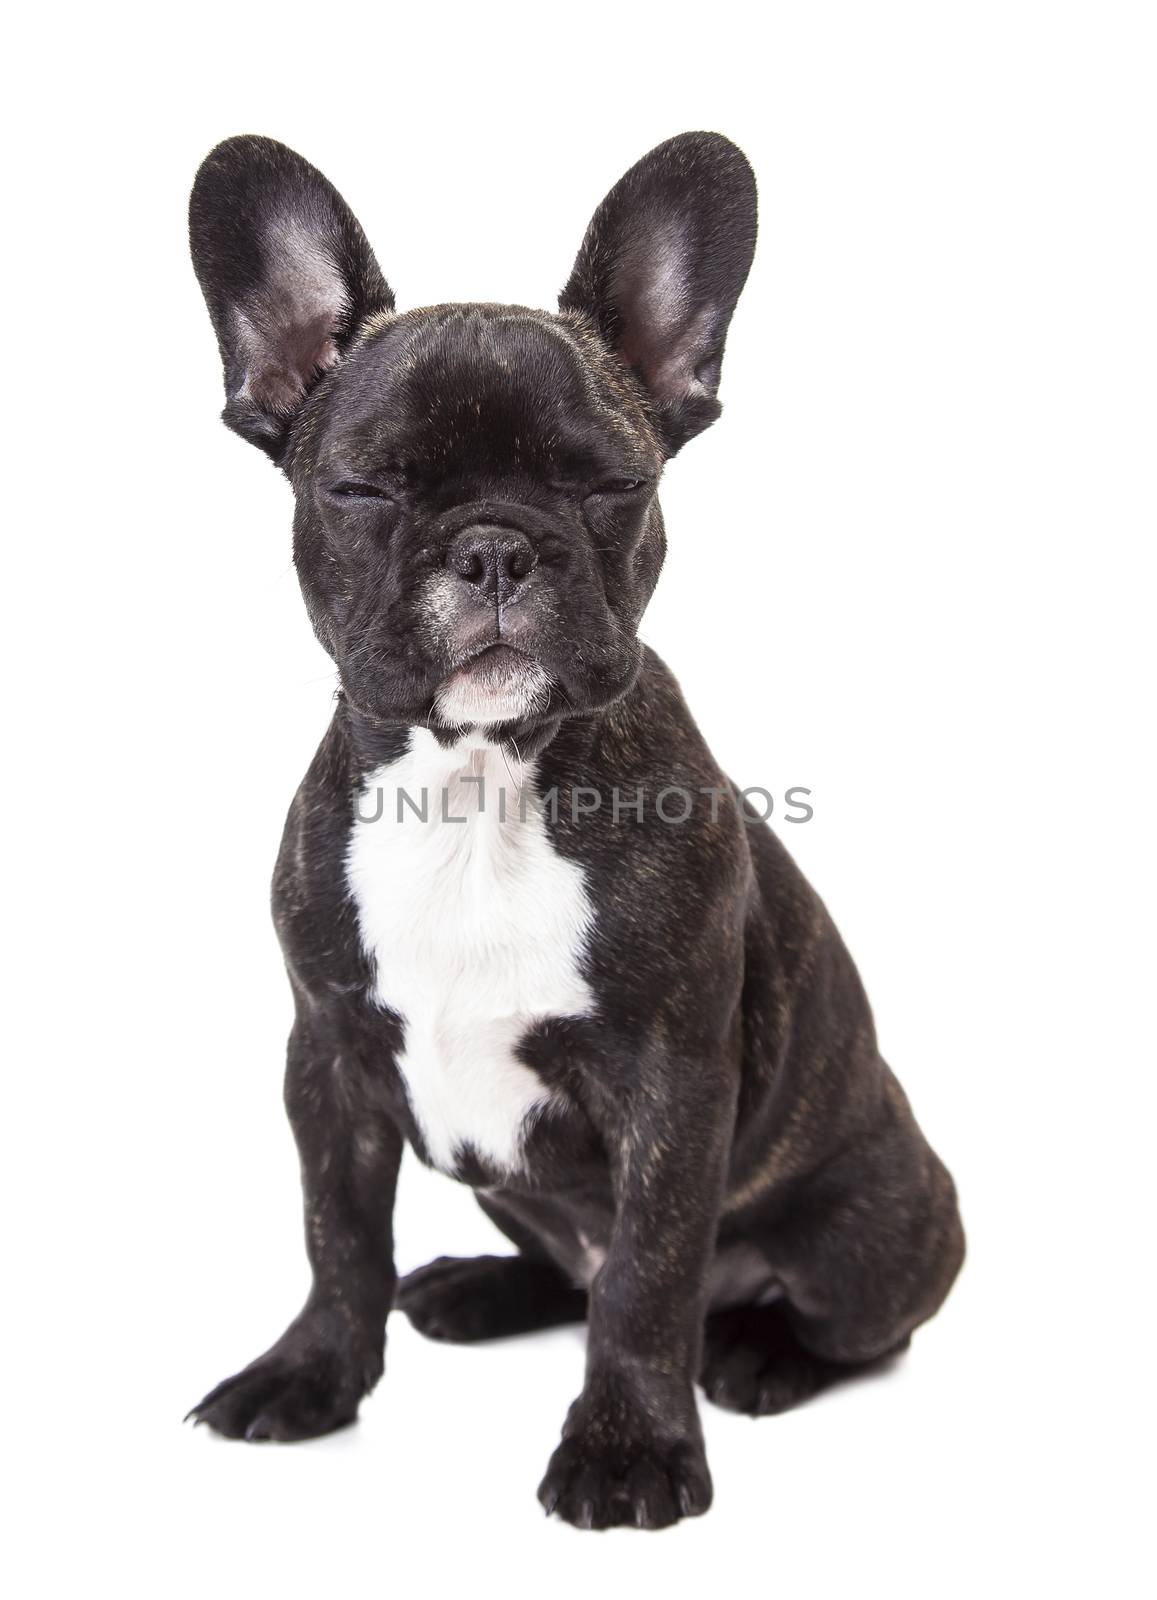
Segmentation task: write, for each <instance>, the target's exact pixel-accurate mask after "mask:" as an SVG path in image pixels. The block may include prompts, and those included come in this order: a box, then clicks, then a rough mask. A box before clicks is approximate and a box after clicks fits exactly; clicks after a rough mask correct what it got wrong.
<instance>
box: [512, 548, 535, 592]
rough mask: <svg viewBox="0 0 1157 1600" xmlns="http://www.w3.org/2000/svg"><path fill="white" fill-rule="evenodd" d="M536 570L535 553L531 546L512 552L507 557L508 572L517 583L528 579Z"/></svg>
mask: <svg viewBox="0 0 1157 1600" xmlns="http://www.w3.org/2000/svg"><path fill="white" fill-rule="evenodd" d="M533 568H534V551H533V550H532V549H531V548H530V546H529V545H525V546H523V547H521V548H519V549H517V550H513V551H510V552H509V553H508V554H507V557H506V570H507V572H508V573H509V574H510V576H511V577H512V578H513V579H514V581H515V582H516V583H518V582H520V581H521V579H523V578H525V577H527V576H528V575H529V574H530V572H531V571H532V570H533Z"/></svg>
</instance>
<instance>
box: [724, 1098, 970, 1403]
mask: <svg viewBox="0 0 1157 1600" xmlns="http://www.w3.org/2000/svg"><path fill="white" fill-rule="evenodd" d="M889 1100H890V1102H891V1107H892V1110H893V1112H894V1115H889V1116H887V1117H886V1118H885V1119H884V1121H883V1124H882V1125H881V1126H878V1127H877V1128H876V1129H875V1130H873V1132H872V1134H871V1135H870V1136H869V1137H866V1138H864V1139H863V1140H861V1141H860V1142H858V1143H855V1144H853V1145H851V1146H849V1148H848V1149H847V1150H846V1151H845V1152H844V1153H843V1155H841V1156H840V1157H839V1158H838V1159H837V1160H836V1161H833V1162H830V1163H829V1164H828V1165H827V1166H826V1167H825V1168H824V1169H823V1170H822V1172H821V1173H819V1174H817V1175H815V1176H814V1177H812V1178H810V1179H808V1180H804V1181H802V1182H801V1183H799V1184H798V1185H794V1186H792V1188H791V1189H790V1191H788V1192H785V1193H783V1194H781V1195H779V1196H772V1195H769V1196H768V1199H767V1203H766V1206H765V1207H764V1208H763V1209H762V1210H761V1212H759V1213H757V1214H756V1216H754V1217H752V1218H749V1219H748V1220H747V1222H746V1223H745V1225H744V1227H743V1235H742V1236H743V1238H744V1241H745V1244H746V1246H747V1247H749V1248H755V1249H757V1250H758V1251H759V1253H760V1254H761V1255H762V1256H763V1258H764V1260H765V1261H766V1262H767V1264H768V1267H769V1269H770V1275H771V1277H772V1279H773V1280H774V1281H775V1282H776V1283H778V1284H779V1286H780V1287H781V1289H782V1291H783V1298H782V1299H778V1300H773V1301H771V1302H770V1303H763V1304H760V1303H756V1304H747V1305H739V1306H734V1307H731V1308H730V1309H727V1310H720V1311H716V1312H713V1313H711V1314H709V1315H708V1317H707V1319H706V1322H705V1325H704V1353H703V1361H702V1364H701V1367H700V1378H699V1381H700V1383H701V1384H702V1386H703V1388H704V1391H705V1392H706V1394H707V1396H708V1398H709V1399H711V1400H714V1401H715V1402H716V1403H717V1404H719V1405H722V1406H725V1407H727V1408H728V1409H730V1410H734V1411H745V1412H749V1413H751V1414H752V1415H765V1414H772V1413H775V1412H779V1411H784V1410H787V1409H788V1408H789V1407H790V1406H793V1405H797V1404H799V1403H800V1402H801V1401H803V1400H806V1399H808V1398H809V1397H810V1396H811V1395H813V1394H816V1393H818V1392H819V1391H820V1390H821V1389H825V1388H827V1387H828V1386H829V1385H830V1384H832V1383H835V1382H837V1381H839V1380H840V1379H841V1378H845V1377H850V1376H852V1375H854V1374H855V1373H858V1372H863V1371H865V1370H866V1369H867V1368H870V1367H874V1366H876V1365H878V1364H879V1363H880V1362H882V1361H883V1360H885V1359H886V1358H887V1357H889V1356H893V1355H896V1354H898V1353H899V1352H900V1351H902V1350H904V1349H906V1348H907V1345H908V1342H909V1339H910V1337H911V1334H912V1331H913V1329H915V1328H916V1327H918V1326H919V1325H920V1323H922V1322H925V1321H927V1319H928V1318H929V1317H931V1316H932V1315H933V1313H934V1312H935V1311H936V1310H937V1309H938V1308H939V1306H940V1304H941V1302H942V1301H943V1299H944V1297H945V1295H946V1294H947V1293H948V1290H949V1288H950V1287H951V1285H952V1282H953V1279H954V1278H955V1276H956V1274H957V1271H958V1270H959V1268H960V1264H961V1261H962V1260H963V1256H964V1234H963V1231H962V1229H961V1225H960V1218H959V1215H958V1212H957V1207H956V1191H955V1189H954V1187H953V1184H952V1179H951V1178H950V1177H949V1175H948V1173H947V1172H946V1171H945V1169H944V1167H943V1166H942V1165H941V1163H940V1161H939V1160H938V1159H937V1157H936V1155H935V1154H934V1153H933V1152H932V1151H931V1150H930V1149H929V1148H928V1145H927V1144H926V1143H925V1141H924V1138H923V1135H922V1134H921V1133H920V1131H919V1129H918V1128H917V1127H916V1124H915V1123H914V1122H913V1121H912V1119H911V1115H910V1113H908V1111H907V1104H906V1102H905V1101H904V1100H903V1098H902V1096H901V1095H900V1093H899V1090H898V1089H896V1088H895V1087H894V1086H893V1087H892V1088H890V1089H889Z"/></svg>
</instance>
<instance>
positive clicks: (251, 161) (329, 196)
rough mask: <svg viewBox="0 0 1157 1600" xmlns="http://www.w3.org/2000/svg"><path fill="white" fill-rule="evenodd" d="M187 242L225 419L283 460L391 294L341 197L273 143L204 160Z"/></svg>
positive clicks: (231, 147) (234, 146) (226, 147)
mask: <svg viewBox="0 0 1157 1600" xmlns="http://www.w3.org/2000/svg"><path fill="white" fill-rule="evenodd" d="M189 240H190V244H191V247H192V252H193V266H194V269H195V270H196V273H197V278H198V281H199V282H200V285H201V288H202V290H203V291H204V295H205V300H206V302H207V304H208V307H209V315H210V316H211V317H212V319H213V327H214V329H215V331H216V334H217V343H218V345H219V347H220V350H221V360H222V362H223V363H224V366H225V395H226V405H225V410H224V413H223V416H224V419H225V421H226V422H227V423H228V424H229V426H230V427H231V428H233V429H235V430H236V432H238V433H239V434H241V435H242V436H243V437H244V438H246V439H249V440H250V441H251V442H252V443H253V444H255V445H258V446H259V447H260V448H261V449H262V450H264V451H266V452H267V453H268V454H269V455H271V456H272V457H273V459H274V460H275V461H276V460H279V459H280V457H281V455H282V452H283V450H284V447H285V443H286V438H287V435H288V432H289V427H290V424H291V422H292V421H293V418H294V416H295V415H296V413H297V411H298V410H299V408H300V406H301V404H302V401H303V400H304V399H305V397H306V395H307V394H308V393H309V391H310V389H311V388H312V387H313V385H314V384H315V383H316V381H317V380H318V378H319V377H320V376H321V375H322V373H324V372H326V371H327V370H328V369H329V368H330V367H332V366H334V365H335V363H336V362H337V361H339V360H340V359H341V355H342V352H343V350H344V349H345V347H346V345H347V344H348V343H349V341H350V339H351V338H352V336H353V334H354V333H355V332H356V330H357V329H358V327H359V326H360V325H361V323H363V322H364V321H365V319H366V318H367V317H368V316H371V315H372V314H373V313H374V312H378V311H392V310H393V307H394V297H393V294H392V293H391V291H390V288H389V285H388V284H387V283H386V280H385V279H384V278H383V277H382V274H381V270H380V268H379V267H378V264H377V262H376V261H375V260H374V256H373V252H372V251H371V250H370V247H369V245H368V244H367V243H366V239H365V235H364V234H363V233H362V230H361V228H360V227H359V226H358V222H357V219H356V218H355V217H354V215H353V212H352V211H351V210H350V209H349V207H348V206H347V205H346V203H345V201H344V200H343V199H342V197H341V196H340V195H339V194H338V192H337V190H336V189H335V188H334V187H333V185H332V184H331V183H328V182H327V181H326V179H325V178H323V177H322V175H321V173H320V172H318V171H317V170H316V169H315V168H314V167H311V166H310V164H309V163H308V161H303V160H302V158H301V157H300V156H299V155H295V154H294V152H293V151H292V150H289V149H287V148H286V147H285V145H282V144H278V143H277V142H276V141H275V140H273V139H259V138H252V137H242V138H236V139H227V140H226V141H225V143H224V144H219V145H218V146H217V148H216V149H215V150H213V151H212V152H211V153H210V154H209V155H208V156H207V157H206V159H205V161H204V162H203V164H202V166H201V169H200V171H199V172H198V173H197V178H196V182H195V183H194V185H193V195H192V199H191V200H190V203H189Z"/></svg>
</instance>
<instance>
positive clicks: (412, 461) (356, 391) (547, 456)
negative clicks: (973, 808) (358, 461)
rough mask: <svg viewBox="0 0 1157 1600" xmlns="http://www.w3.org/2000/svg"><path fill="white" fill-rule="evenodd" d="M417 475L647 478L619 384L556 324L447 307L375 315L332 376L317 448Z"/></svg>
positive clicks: (628, 393) (632, 414)
mask: <svg viewBox="0 0 1157 1600" xmlns="http://www.w3.org/2000/svg"><path fill="white" fill-rule="evenodd" d="M331 448H332V449H333V450H335V451H337V452H341V453H348V452H350V451H353V452H355V453H356V454H357V455H359V456H360V455H363V454H365V455H366V456H367V457H372V458H373V459H374V460H375V461H376V462H378V463H379V464H386V463H389V462H392V463H393V464H396V465H399V466H404V467H406V468H408V469H410V470H413V471H417V472H423V471H427V472H433V473H439V474H442V473H446V472H448V471H454V472H458V471H463V472H465V471H472V470H477V471H487V472H494V471H496V470H510V471H516V472H530V473H534V474H536V475H541V474H547V475H550V474H557V475H559V476H568V475H570V474H573V473H582V472H588V471H596V472H597V471H604V470H605V471H627V470H636V471H638V472H641V473H647V472H651V471H653V470H654V469H655V467H656V465H657V462H658V452H657V447H656V445H655V441H654V436H653V434H652V432H651V429H650V426H649V424H648V422H647V419H646V415H645V412H644V410H643V407H642V404H641V402H640V401H639V399H638V397H637V395H636V393H635V392H634V391H633V389H632V387H631V385H630V384H629V382H627V380H626V379H625V378H624V377H623V375H621V374H618V373H617V372H616V370H615V368H614V365H613V363H612V362H610V361H609V360H605V359H602V358H600V353H599V350H598V349H597V348H596V345H595V341H593V340H592V339H590V337H589V336H588V335H585V334H584V333H583V332H582V331H581V330H576V329H575V328H574V327H573V326H571V325H569V324H568V323H567V321H565V320H564V319H563V318H561V317H551V316H549V315H547V314H546V313H537V312H532V311H524V310H522V309H520V308H507V307H476V306H447V307H436V308H434V309H432V310H425V311H417V312H410V313H407V314H406V315H405V316H399V317H394V316H387V317H383V318H381V319H380V322H379V324H378V325H377V326H376V327H374V328H372V329H371V330H370V331H369V332H368V333H367V334H366V335H365V336H364V338H363V339H362V341H361V342H360V344H359V345H358V347H357V349H356V350H355V352H354V353H353V355H352V356H351V358H350V359H349V361H348V364H347V366H346V368H345V369H344V370H343V372H342V373H341V377H340V383H339V385H338V389H337V393H336V395H335V404H334V405H333V407H332V409H331V413H330V417H329V419H328V425H327V427H326V438H325V442H324V444H323V450H324V449H331Z"/></svg>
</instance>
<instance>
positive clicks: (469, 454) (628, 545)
mask: <svg viewBox="0 0 1157 1600" xmlns="http://www.w3.org/2000/svg"><path fill="white" fill-rule="evenodd" d="M190 219H191V220H190V231H191V238H192V248H193V261H194V265H195V267H196V271H197V276H198V278H199V280H200V283H201V287H202V289H203V290H204V293H205V298H206V300H207V302H208V306H209V312H210V315H211V316H212V319H213V325H214V328H215V330H216V333H217V340H218V344H219V346H220V350H221V357H222V360H223V362H224V366H225V389H226V395H227V404H226V407H225V412H224V417H225V420H226V422H227V423H228V424H229V426H230V427H232V428H234V429H235V430H236V431H237V432H238V433H240V434H242V435H243V436H244V437H245V438H247V439H249V440H251V441H252V442H253V443H254V444H256V445H258V446H260V448H261V449H263V450H265V451H266V452H267V453H268V454H269V455H270V456H272V458H273V459H274V460H275V461H276V462H277V463H278V464H279V465H280V466H282V467H283V468H284V470H285V472H286V473H287V475H288V476H289V478H290V480H291V482H292V484H293V489H294V493H295V495H296V498H297V512H296V517H295V522H294V532H295V538H294V556H295V561H296V565H297V570H298V574H299V576H300V579H301V585H302V589H303V591H304V594H305V600H306V604H307V606H308V608H309V614H310V617H311V618H312V621H313V625H314V628H315V630H316V632H317V635H318V637H319V639H320V640H321V642H322V644H323V645H324V646H325V648H326V649H327V650H328V651H329V653H330V654H331V655H332V656H333V658H334V660H335V661H336V662H337V665H338V669H339V672H340V676H341V682H342V687H343V689H344V691H345V693H346V696H347V697H348V699H349V701H350V702H351V704H352V705H353V706H354V707H355V708H356V709H357V710H359V711H360V712H362V713H363V714H364V715H365V716H367V717H368V718H370V719H371V720H372V721H376V722H385V723H416V722H424V723H429V724H430V725H431V726H433V727H435V728H441V729H454V728H458V727H461V726H463V725H477V726H484V727H487V728H496V729H497V730H500V732H501V734H509V735H510V736H512V737H513V736H515V735H516V734H517V733H519V732H521V733H522V734H523V735H524V736H527V735H532V734H533V733H534V731H535V730H536V729H538V730H542V729H545V728H548V727H550V726H553V725H557V722H558V720H559V719H560V718H563V717H566V716H572V715H576V714H577V715H583V714H586V713H589V712H591V711H593V710H597V709H598V708H600V707H602V706H605V705H607V704H609V703H610V702H611V701H613V700H615V699H617V698H618V697H619V696H621V695H622V694H624V693H625V692H626V690H627V689H628V688H629V687H630V685H631V683H632V682H633V680H634V677H635V674H636V672H637V670H638V665H639V659H640V647H639V644H638V639H637V628H638V625H639V620H640V618H641V616H642V613H643V609H644V607H645V605H646V603H647V600H648V599H649V597H650V594H651V591H652V589H653V587H654V584H655V580H656V578H657V576H658V573H659V568H660V566H661V564H662V560H663V550H664V536H663V522H662V517H661V514H660V511H659V505H658V501H657V499H656V496H655V490H656V485H657V482H658V478H659V474H660V472H661V470H662V467H663V463H664V462H665V461H666V460H668V459H669V458H670V457H671V456H672V455H674V453H675V451H676V450H678V449H679V447H680V446H681V445H682V444H684V443H685V442H686V441H687V440H688V439H690V438H691V437H693V435H694V434H696V433H699V432H700V431H701V430H702V429H703V428H705V427H706V426H707V425H708V424H709V423H710V422H712V421H713V420H714V419H715V417H716V416H718V414H719V409H720V407H719V402H718V400H717V399H716V391H717V389H718V385H719V374H720V367H721V364H722V359H723V345H724V340H725V338H726V334H727V326H728V323H729V321H730V319H731V314H732V312H733V310H734V309H735V303H736V300H737V299H738V297H739V292H740V290H741V289H742V287H743V282H744V279H745V278H746V276H747V271H748V268H749V266H750V264H751V256H752V251H753V249H754V245H755V184H754V180H753V177H752V174H751V169H750V167H749V166H748V164H747V162H746V160H745V159H744V157H743V156H742V155H741V153H740V152H739V151H738V150H737V149H736V148H735V146H734V145H732V144H730V143H729V142H728V141H727V140H726V139H723V138H721V137H720V136H719V135H718V134H710V133H689V134H684V135H682V136H681V137H679V138H676V139H671V140H669V141H668V142H667V143H666V144H663V145H660V146H659V147H658V148H657V149H656V150H653V151H652V152H651V153H650V155H648V156H645V157H644V158H643V160H642V161H640V162H639V163H638V165H637V166H635V167H633V168H632V169H631V171H630V172H628V173H627V175H626V176H625V177H624V178H623V179H622V180H621V181H620V182H619V183H618V184H616V186H615V187H614V188H613V189H612V190H611V192H610V194H609V195H608V196H607V198H606V199H605V200H604V201H603V203H602V205H601V206H600V207H599V209H598V210H597V211H596V213H595V215H594V218H593V220H592V222H591V225H590V227H589V228H588V229H587V234H586V238H585V239H584V240H583V244H582V248H581V249H580V251H579V255H578V259H577V261H576V263H575V266H574V270H573V272H572V273H571V276H570V279H569V281H568V283H567V285H566V287H565V289H564V290H563V292H562V295H561V298H560V301H559V311H558V312H557V313H555V314H551V313H547V312H540V311H529V310H525V309H523V308H522V307H518V306H498V305H449V306H434V307H431V308H427V309H423V310H417V311H409V312H404V313H398V312H396V311H395V309H394V296H393V294H392V292H391V290H390V288H389V286H388V284H387V283H386V280H385V279H384V277H383V276H382V273H381V271H380V269H379V267H378V264H377V262H376V261H375V259H374V257H373V254H372V252H371V251H370V248H369V245H368V244H367V243H366V240H365V236H364V234H363V233H362V230H361V228H360V227H359V226H358V223H357V221H356V220H355V218H354V216H353V214H352V213H351V212H350V210H349V208H348V207H347V206H346V204H345V202H344V201H343V200H342V198H341V196H340V195H339V194H338V193H337V192H336V190H335V189H334V188H333V187H332V185H330V184H329V183H328V182H327V181H326V180H325V178H323V177H322V175H321V174H320V173H319V172H317V171H316V170H315V169H314V168H313V167H311V166H310V165H309V164H308V163H307V162H305V161H303V160H302V159H301V157H300V156H297V155H295V154H294V153H293V152H292V151H291V150H288V149H286V148H285V147H284V146H283V145H279V144H276V143H275V142H274V141H272V140H269V139H259V138H237V139H230V140H227V141H226V142H225V143H224V144H222V145H219V146H218V147H217V149H216V150H214V151H213V152H212V154H211V155H210V156H209V157H208V158H207V160H206V161H205V163H204V165H203V166H202V168H201V170H200V172H199V173H198V175H197V180H196V184H195V186H194V189H193V197H192V204H191V211H190Z"/></svg>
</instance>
